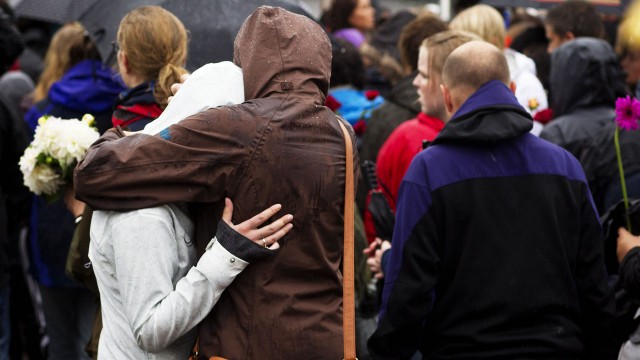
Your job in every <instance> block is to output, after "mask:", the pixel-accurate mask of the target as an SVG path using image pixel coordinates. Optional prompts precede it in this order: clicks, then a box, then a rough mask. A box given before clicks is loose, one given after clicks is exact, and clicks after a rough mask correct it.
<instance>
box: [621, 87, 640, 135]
mask: <svg viewBox="0 0 640 360" xmlns="http://www.w3.org/2000/svg"><path fill="white" fill-rule="evenodd" d="M638 115H640V102H638V100H636V99H635V98H631V97H630V96H629V95H627V97H623V98H618V100H616V123H618V127H620V129H622V130H627V131H629V130H636V129H637V128H638Z"/></svg>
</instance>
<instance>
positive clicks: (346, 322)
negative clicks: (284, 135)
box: [338, 120, 356, 360]
mask: <svg viewBox="0 0 640 360" xmlns="http://www.w3.org/2000/svg"><path fill="white" fill-rule="evenodd" d="M338 123H339V124H340V128H342V133H343V134H344V143H345V152H346V175H345V186H344V255H343V269H342V281H343V291H342V311H343V315H342V316H343V317H342V330H343V333H344V335H343V336H344V359H345V360H355V359H356V299H355V289H354V287H355V285H354V281H355V265H354V260H353V257H354V251H355V250H354V243H353V235H354V234H353V233H354V224H353V222H354V215H355V212H354V202H355V195H354V191H353V183H354V180H353V148H352V146H353V145H352V144H351V136H350V135H349V132H348V131H347V128H346V127H345V126H344V124H343V123H342V121H340V120H338Z"/></svg>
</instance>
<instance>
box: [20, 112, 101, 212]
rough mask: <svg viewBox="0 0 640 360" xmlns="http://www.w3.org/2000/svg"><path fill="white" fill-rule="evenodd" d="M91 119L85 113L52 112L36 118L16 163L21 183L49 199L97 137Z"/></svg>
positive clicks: (66, 182)
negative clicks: (59, 114)
mask: <svg viewBox="0 0 640 360" xmlns="http://www.w3.org/2000/svg"><path fill="white" fill-rule="evenodd" d="M94 123H95V119H94V118H93V116H91V115H89V114H87V115H85V116H83V117H82V120H78V119H60V118H56V117H52V116H43V117H41V118H40V119H38V126H37V127H36V132H35V135H34V138H33V141H32V142H31V144H30V145H29V147H28V148H27V149H26V150H25V151H24V154H23V155H22V157H21V158H20V163H19V164H20V170H21V171H22V174H23V178H24V184H25V185H26V186H27V187H28V188H29V190H31V192H33V193H34V194H36V195H44V196H45V197H47V198H48V199H50V200H53V199H56V198H57V197H58V196H59V195H60V190H61V189H62V187H63V186H64V185H65V184H68V183H71V182H72V180H71V177H72V175H73V169H74V168H75V166H76V164H77V163H78V161H80V160H81V159H82V158H83V157H84V155H85V154H86V152H87V149H88V148H89V147H90V146H91V144H93V143H94V142H95V141H96V140H98V138H99V137H100V134H99V133H98V130H97V129H96V128H95V127H94Z"/></svg>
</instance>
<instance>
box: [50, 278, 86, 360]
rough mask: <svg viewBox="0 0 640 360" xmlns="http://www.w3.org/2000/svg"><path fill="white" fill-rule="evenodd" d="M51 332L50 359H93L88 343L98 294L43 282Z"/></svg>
mask: <svg viewBox="0 0 640 360" xmlns="http://www.w3.org/2000/svg"><path fill="white" fill-rule="evenodd" d="M40 293H41V294H42V308H43V310H44V317H45V321H46V323H47V334H48V335H49V351H48V353H49V357H48V359H49V360H76V359H77V360H90V359H91V358H90V357H89V355H87V353H86V351H85V347H86V346H87V343H89V340H90V338H91V332H92V330H93V321H94V320H95V318H96V311H97V308H98V307H97V303H96V300H97V299H96V297H95V295H93V294H92V293H91V292H90V291H89V290H86V289H84V288H50V287H46V286H43V285H40Z"/></svg>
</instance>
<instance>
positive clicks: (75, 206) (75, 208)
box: [64, 188, 85, 218]
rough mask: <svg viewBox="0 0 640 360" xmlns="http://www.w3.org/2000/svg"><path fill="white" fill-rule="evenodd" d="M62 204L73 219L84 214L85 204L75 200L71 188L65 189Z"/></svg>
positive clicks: (73, 191)
mask: <svg viewBox="0 0 640 360" xmlns="http://www.w3.org/2000/svg"><path fill="white" fill-rule="evenodd" d="M64 204H65V205H66V206H67V209H68V210H69V212H70V213H71V214H72V215H73V217H75V218H77V217H78V216H80V215H82V213H84V207H85V204H84V203H83V202H82V201H80V200H76V192H75V190H73V188H67V189H66V190H65V191H64Z"/></svg>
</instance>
